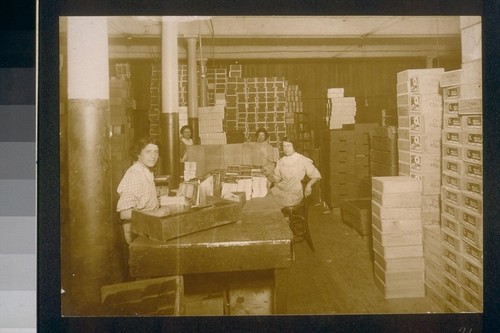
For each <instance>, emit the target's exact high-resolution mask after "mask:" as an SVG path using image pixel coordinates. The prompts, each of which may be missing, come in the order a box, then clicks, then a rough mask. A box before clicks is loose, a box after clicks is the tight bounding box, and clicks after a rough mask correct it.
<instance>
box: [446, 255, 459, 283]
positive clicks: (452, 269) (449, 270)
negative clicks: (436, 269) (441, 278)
mask: <svg viewBox="0 0 500 333" xmlns="http://www.w3.org/2000/svg"><path fill="white" fill-rule="evenodd" d="M443 259H444V274H447V275H448V276H451V277H452V278H454V279H455V280H458V279H459V278H460V272H461V268H460V267H457V266H456V265H455V264H454V263H453V262H452V261H451V260H449V259H448V258H446V257H444V256H443Z"/></svg>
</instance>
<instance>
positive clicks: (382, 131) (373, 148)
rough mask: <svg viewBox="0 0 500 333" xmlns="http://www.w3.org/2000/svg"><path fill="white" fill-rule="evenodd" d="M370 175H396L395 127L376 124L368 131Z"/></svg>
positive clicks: (396, 137) (396, 147) (396, 144)
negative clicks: (376, 125)
mask: <svg viewBox="0 0 500 333" xmlns="http://www.w3.org/2000/svg"><path fill="white" fill-rule="evenodd" d="M400 146H401V145H400ZM401 147H402V146H401ZM402 148H403V147H402ZM407 149H409V147H407ZM370 175H371V176H372V177H384V176H397V175H398V135H397V130H396V127H394V126H378V127H375V128H373V129H372V130H371V131H370Z"/></svg>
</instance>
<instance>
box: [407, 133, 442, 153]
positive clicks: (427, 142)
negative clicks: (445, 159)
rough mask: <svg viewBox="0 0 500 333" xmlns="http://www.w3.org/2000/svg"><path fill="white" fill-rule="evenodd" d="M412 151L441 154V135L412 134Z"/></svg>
mask: <svg viewBox="0 0 500 333" xmlns="http://www.w3.org/2000/svg"><path fill="white" fill-rule="evenodd" d="M410 151H412V152H416V153H424V154H439V153H441V135H440V133H439V134H436V135H430V134H429V133H427V134H414V133H413V132H410Z"/></svg>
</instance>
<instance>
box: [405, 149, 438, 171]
mask: <svg viewBox="0 0 500 333" xmlns="http://www.w3.org/2000/svg"><path fill="white" fill-rule="evenodd" d="M410 171H412V172H415V171H416V172H420V173H433V172H435V173H439V172H440V171H441V155H440V154H419V153H410Z"/></svg>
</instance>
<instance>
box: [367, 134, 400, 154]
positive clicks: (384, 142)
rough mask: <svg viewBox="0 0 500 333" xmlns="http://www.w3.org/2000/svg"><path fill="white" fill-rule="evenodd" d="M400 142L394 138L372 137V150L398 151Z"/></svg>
mask: <svg viewBox="0 0 500 333" xmlns="http://www.w3.org/2000/svg"><path fill="white" fill-rule="evenodd" d="M397 143H398V141H397V140H396V139H393V138H383V137H376V136H372V137H370V149H372V150H382V151H392V150H397Z"/></svg>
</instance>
